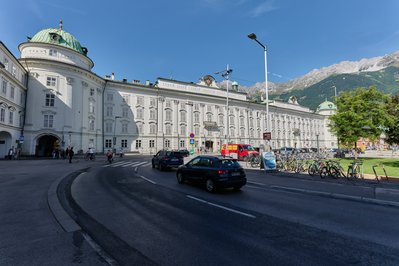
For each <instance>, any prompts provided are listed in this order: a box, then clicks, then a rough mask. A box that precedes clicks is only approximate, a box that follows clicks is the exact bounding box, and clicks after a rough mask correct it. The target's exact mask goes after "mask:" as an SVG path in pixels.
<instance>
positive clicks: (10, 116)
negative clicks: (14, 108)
mask: <svg viewBox="0 0 399 266" xmlns="http://www.w3.org/2000/svg"><path fill="white" fill-rule="evenodd" d="M8 123H9V124H10V125H12V124H14V112H10V115H9V116H8Z"/></svg>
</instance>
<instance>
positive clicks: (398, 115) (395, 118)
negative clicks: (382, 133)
mask: <svg viewBox="0 0 399 266" xmlns="http://www.w3.org/2000/svg"><path fill="white" fill-rule="evenodd" d="M387 112H388V114H389V115H390V116H391V120H390V123H389V125H388V127H389V130H388V131H387V133H386V141H387V142H388V143H390V144H394V143H396V144H399V94H398V95H395V96H393V97H392V101H391V103H390V104H389V106H388V109H387Z"/></svg>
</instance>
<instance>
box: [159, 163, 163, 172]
mask: <svg viewBox="0 0 399 266" xmlns="http://www.w3.org/2000/svg"><path fill="white" fill-rule="evenodd" d="M158 169H159V171H163V166H162V164H161V163H158Z"/></svg>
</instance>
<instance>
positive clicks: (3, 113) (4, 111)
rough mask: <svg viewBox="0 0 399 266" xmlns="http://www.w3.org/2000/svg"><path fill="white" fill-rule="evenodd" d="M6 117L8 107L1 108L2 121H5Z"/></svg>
mask: <svg viewBox="0 0 399 266" xmlns="http://www.w3.org/2000/svg"><path fill="white" fill-rule="evenodd" d="M5 119H6V109H4V108H1V109H0V122H3V123H4V121H5Z"/></svg>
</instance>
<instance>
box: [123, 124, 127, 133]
mask: <svg viewBox="0 0 399 266" xmlns="http://www.w3.org/2000/svg"><path fill="white" fill-rule="evenodd" d="M122 133H127V123H122Z"/></svg>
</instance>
